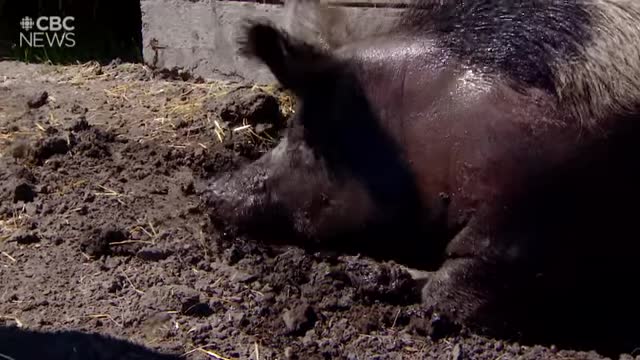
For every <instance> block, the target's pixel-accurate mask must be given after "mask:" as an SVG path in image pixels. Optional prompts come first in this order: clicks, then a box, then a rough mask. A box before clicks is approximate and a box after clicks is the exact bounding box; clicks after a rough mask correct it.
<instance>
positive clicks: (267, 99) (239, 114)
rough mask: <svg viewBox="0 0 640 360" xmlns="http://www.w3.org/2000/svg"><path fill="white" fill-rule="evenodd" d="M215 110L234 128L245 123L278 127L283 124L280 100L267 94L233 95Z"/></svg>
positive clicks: (237, 93) (238, 93) (216, 106)
mask: <svg viewBox="0 0 640 360" xmlns="http://www.w3.org/2000/svg"><path fill="white" fill-rule="evenodd" d="M214 109H215V110H217V111H218V113H219V115H220V118H221V119H222V120H223V121H226V122H228V123H229V124H231V125H232V126H241V125H243V122H244V121H246V122H247V123H248V124H251V125H254V126H255V125H259V124H263V126H264V125H267V126H272V125H273V126H278V125H281V123H282V114H281V112H280V104H279V103H278V99H276V98H275V97H274V96H272V95H269V94H266V93H260V92H258V93H245V92H236V93H232V94H230V95H229V96H228V97H227V98H225V101H224V102H223V103H222V104H216V105H215V106H214Z"/></svg>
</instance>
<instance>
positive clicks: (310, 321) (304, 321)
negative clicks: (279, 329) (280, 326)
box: [282, 304, 317, 335]
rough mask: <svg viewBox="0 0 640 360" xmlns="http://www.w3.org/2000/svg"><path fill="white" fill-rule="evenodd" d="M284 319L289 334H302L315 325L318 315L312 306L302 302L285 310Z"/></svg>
mask: <svg viewBox="0 0 640 360" xmlns="http://www.w3.org/2000/svg"><path fill="white" fill-rule="evenodd" d="M282 320H283V321H284V325H285V327H286V329H287V334H290V335H301V334H302V333H304V332H306V331H307V330H309V329H311V328H312V327H313V326H314V325H315V322H316V320H317V316H316V313H315V312H314V311H313V308H312V307H311V306H309V305H308V304H302V305H299V306H297V307H295V308H293V309H291V310H287V311H285V312H284V314H282Z"/></svg>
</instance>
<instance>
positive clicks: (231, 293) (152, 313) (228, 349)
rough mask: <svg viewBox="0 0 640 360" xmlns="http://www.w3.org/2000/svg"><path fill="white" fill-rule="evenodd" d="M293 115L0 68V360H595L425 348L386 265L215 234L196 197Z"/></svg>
mask: <svg viewBox="0 0 640 360" xmlns="http://www.w3.org/2000/svg"><path fill="white" fill-rule="evenodd" d="M292 106H293V102H292V99H291V98H290V97H288V96H287V95H286V94H284V93H282V92H280V91H278V90H277V89H275V88H270V87H266V88H256V87H252V86H251V85H250V84H233V83H224V82H221V81H204V80H203V79H193V78H191V77H189V76H188V75H185V74H180V73H177V72H173V73H171V72H164V73H154V72H152V71H151V70H149V69H147V68H145V67H144V66H142V65H137V64H117V63H113V64H110V65H105V66H100V65H98V64H94V63H89V64H82V65H76V66H66V67H62V66H52V65H25V64H22V63H17V62H0V154H1V155H0V156H1V157H0V196H1V197H0V201H1V203H0V358H3V359H15V360H20V359H36V358H46V359H164V358H166V359H329V358H344V359H401V358H402V359H427V358H429V359H452V360H461V359H488V360H495V359H502V360H506V359H601V358H603V356H602V355H600V354H598V353H597V352H596V351H574V350H572V349H564V348H557V347H555V346H553V345H547V346H541V345H532V344H527V345H522V344H519V343H516V342H510V341H506V340H500V339H489V338H485V337H482V336H479V335H474V334H472V333H469V332H468V331H464V330H463V331H462V332H452V333H446V334H443V335H444V337H442V338H439V339H435V340H432V339H430V338H429V337H427V336H425V333H426V332H427V330H428V329H427V328H428V327H429V326H430V323H429V322H428V321H426V315H425V314H424V313H423V311H422V309H421V307H420V305H419V303H418V296H417V293H416V292H415V291H414V290H413V289H414V284H413V280H411V278H410V276H409V274H408V273H407V271H406V270H405V269H404V268H403V267H401V266H400V265H398V264H394V263H392V262H388V263H382V262H378V261H373V260H370V259H367V258H365V257H359V256H345V255H340V254H327V253H312V252H309V251H304V249H300V248H296V247H294V246H290V247H279V248H270V247H268V246H266V245H264V244H259V243H256V242H253V241H251V239H233V238H228V237H227V236H224V234H220V233H219V232H216V230H215V228H212V226H211V225H210V223H209V219H208V218H207V216H206V211H204V210H205V209H203V207H202V205H201V203H200V198H199V192H200V191H201V189H202V188H203V186H206V183H207V181H208V180H209V179H211V178H212V177H214V176H216V175H219V174H221V173H222V172H224V171H230V170H233V169H235V168H237V167H239V166H241V165H242V164H243V163H246V162H248V161H251V160H253V159H256V158H257V157H258V156H260V154H262V153H263V152H264V151H266V150H267V149H269V148H270V147H271V146H272V145H274V143H275V141H277V138H278V134H279V133H278V131H279V129H281V128H282V126H283V125H284V124H285V122H286V119H287V117H288V116H289V115H290V114H291V112H292ZM550 326H553V324H552V323H550ZM635 355H637V354H631V355H629V354H627V355H618V354H616V355H615V356H613V358H623V359H633V356H635ZM610 356H611V355H610ZM636 359H640V356H639V357H636Z"/></svg>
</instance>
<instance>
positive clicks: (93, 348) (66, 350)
mask: <svg viewBox="0 0 640 360" xmlns="http://www.w3.org/2000/svg"><path fill="white" fill-rule="evenodd" d="M0 339H2V341H1V342H0V358H3V359H13V360H32V359H49V360H57V359H65V360H71V359H83V360H94V359H96V360H97V359H100V360H109V359H118V360H129V359H136V360H176V359H178V358H179V357H178V356H177V355H169V354H161V353H158V352H155V351H152V350H149V349H147V348H145V347H142V346H140V345H135V344H133V343H130V342H128V341H124V340H119V339H115V338H112V337H109V336H105V335H100V334H92V333H82V332H79V331H60V332H52V333H45V332H36V331H30V330H22V329H19V328H16V327H0Z"/></svg>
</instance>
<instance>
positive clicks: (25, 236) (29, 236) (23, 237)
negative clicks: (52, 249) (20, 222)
mask: <svg viewBox="0 0 640 360" xmlns="http://www.w3.org/2000/svg"><path fill="white" fill-rule="evenodd" d="M9 241H11V242H17V243H18V244H20V245H29V244H35V243H38V242H40V236H38V234H36V233H33V232H18V233H16V234H14V235H13V236H12V237H11V238H9Z"/></svg>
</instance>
